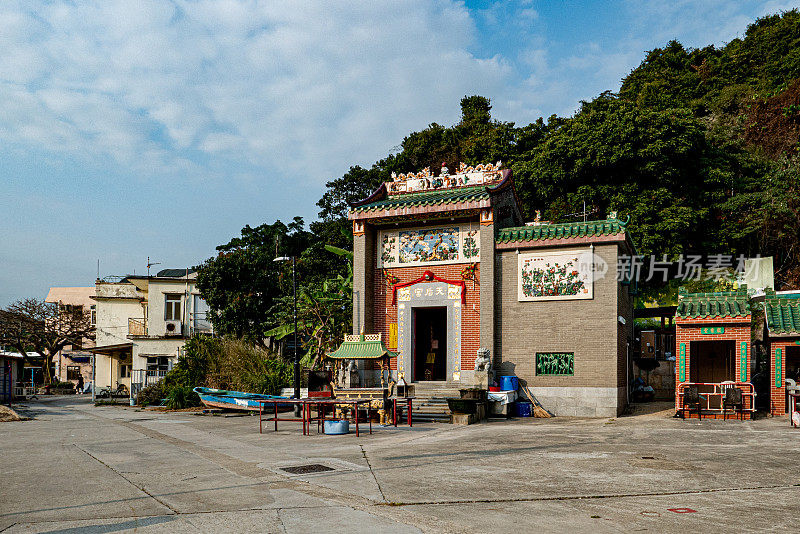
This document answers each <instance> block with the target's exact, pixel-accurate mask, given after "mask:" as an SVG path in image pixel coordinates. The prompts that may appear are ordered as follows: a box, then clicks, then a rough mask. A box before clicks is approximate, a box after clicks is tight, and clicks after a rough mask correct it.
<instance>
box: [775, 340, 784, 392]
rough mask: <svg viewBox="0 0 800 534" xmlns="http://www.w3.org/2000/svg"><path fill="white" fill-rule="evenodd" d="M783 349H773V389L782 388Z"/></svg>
mask: <svg viewBox="0 0 800 534" xmlns="http://www.w3.org/2000/svg"><path fill="white" fill-rule="evenodd" d="M782 375H783V349H775V387H776V388H780V387H783V376H782Z"/></svg>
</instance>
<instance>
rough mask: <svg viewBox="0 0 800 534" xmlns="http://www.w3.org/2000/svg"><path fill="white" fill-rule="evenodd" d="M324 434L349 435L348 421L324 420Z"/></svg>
mask: <svg viewBox="0 0 800 534" xmlns="http://www.w3.org/2000/svg"><path fill="white" fill-rule="evenodd" d="M325 433H326V434H333V435H337V434H349V433H350V421H334V420H326V421H325Z"/></svg>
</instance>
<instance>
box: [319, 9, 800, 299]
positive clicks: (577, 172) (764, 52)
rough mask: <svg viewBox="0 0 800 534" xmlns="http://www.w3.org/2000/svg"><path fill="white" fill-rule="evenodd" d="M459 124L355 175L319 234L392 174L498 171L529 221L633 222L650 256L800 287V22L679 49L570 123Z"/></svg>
mask: <svg viewBox="0 0 800 534" xmlns="http://www.w3.org/2000/svg"><path fill="white" fill-rule="evenodd" d="M461 108H462V118H461V121H460V122H459V123H458V124H455V125H453V126H450V127H444V126H441V125H439V124H431V125H430V126H429V127H428V128H426V129H424V130H422V131H419V132H414V133H411V134H409V135H408V136H407V137H406V138H405V139H404V140H403V143H402V145H401V147H400V151H399V152H397V153H395V154H392V155H390V156H388V157H387V158H385V159H382V160H380V161H378V162H376V163H375V164H374V165H373V166H372V167H371V168H369V169H364V168H361V167H358V166H355V167H352V168H351V169H350V171H349V172H348V173H346V174H345V175H344V176H343V177H341V178H339V179H337V180H333V181H331V182H329V183H328V184H327V185H328V189H327V191H326V193H325V195H324V196H323V198H322V199H321V200H320V201H319V203H318V205H319V207H320V208H321V211H320V217H321V218H322V220H323V221H324V223H332V222H335V221H337V220H341V219H342V218H343V217H344V216H345V214H346V208H347V205H346V202H347V201H351V200H355V199H357V198H361V197H365V196H366V195H367V194H368V193H369V192H371V191H372V190H373V189H374V188H375V187H376V186H377V185H379V184H380V182H382V181H385V180H388V179H389V176H390V174H391V172H392V171H396V172H398V173H400V172H408V171H415V170H419V169H422V168H424V167H427V166H430V167H431V168H432V169H437V168H439V166H440V165H441V164H442V162H445V163H446V164H447V165H448V166H449V167H450V168H456V167H457V165H458V163H459V162H461V161H463V162H465V163H468V164H476V163H480V162H487V161H492V162H494V161H497V160H502V161H503V162H504V163H505V164H506V165H510V166H511V168H512V169H513V170H514V174H515V176H516V181H517V187H518V193H519V195H520V197H521V200H522V202H523V209H524V210H525V213H526V214H528V216H530V214H532V213H533V211H534V210H536V209H539V210H542V212H543V215H544V217H545V218H546V219H548V220H555V221H560V220H569V219H570V218H573V219H574V218H575V214H576V213H581V212H582V210H583V203H584V202H586V204H587V205H588V206H589V211H590V212H591V213H590V216H595V217H602V216H604V215H605V213H606V212H607V211H618V212H619V213H621V214H624V215H630V216H631V220H632V224H631V225H630V228H631V232H632V234H633V236H634V239H635V242H636V245H637V247H638V250H639V252H641V253H643V254H656V255H658V256H661V255H663V254H666V255H668V256H670V257H675V256H677V255H679V254H734V255H736V254H746V255H750V256H753V255H756V254H761V255H770V256H774V257H775V262H776V271H777V272H776V276H777V281H778V283H779V284H780V285H782V286H784V287H800V229H799V227H800V222H799V221H800V200H798V199H799V198H800V183H799V182H798V156H800V155H799V154H798V147H799V146H800V145H798V141H799V140H800V13H798V11H797V10H793V11H789V12H786V13H783V14H781V15H772V16H768V17H764V18H762V19H759V20H757V21H756V22H755V23H753V24H752V25H750V26H749V27H748V28H747V31H746V33H745V35H744V38H742V39H735V40H733V41H731V42H730V43H728V44H726V45H725V46H723V47H721V48H716V47H714V46H707V47H705V48H701V49H687V48H685V47H684V46H683V45H681V44H680V43H678V42H676V41H672V42H669V43H667V45H666V46H665V47H664V48H657V49H655V50H652V51H650V52H648V53H647V54H646V56H645V58H644V60H643V61H642V63H641V64H640V65H639V66H638V67H637V68H635V69H634V70H633V71H632V72H631V73H630V74H629V75H628V76H626V77H625V78H624V79H623V80H622V86H621V88H620V91H619V93H618V94H613V93H611V92H605V93H603V94H601V95H598V96H597V97H596V98H595V99H593V100H591V101H589V102H582V103H581V107H580V109H579V111H578V112H577V113H576V114H575V115H574V116H572V117H569V118H564V117H557V116H551V117H550V118H548V119H547V120H544V119H539V120H538V121H536V122H535V123H532V124H528V125H525V126H517V125H515V124H513V123H509V122H500V121H496V120H493V119H492V118H491V113H490V112H491V105H490V103H489V100H488V99H486V98H483V97H480V96H473V97H465V98H464V99H463V100H462V102H461Z"/></svg>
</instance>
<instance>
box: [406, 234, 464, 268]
mask: <svg viewBox="0 0 800 534" xmlns="http://www.w3.org/2000/svg"><path fill="white" fill-rule="evenodd" d="M399 236H400V263H422V262H439V261H450V260H457V259H458V238H459V236H458V228H431V229H425V230H406V231H401V232H400V234H399Z"/></svg>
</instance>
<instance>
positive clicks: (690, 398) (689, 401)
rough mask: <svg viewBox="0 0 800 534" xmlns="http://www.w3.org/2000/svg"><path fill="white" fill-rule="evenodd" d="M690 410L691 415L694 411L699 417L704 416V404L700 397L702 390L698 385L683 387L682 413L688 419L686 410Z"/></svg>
mask: <svg viewBox="0 0 800 534" xmlns="http://www.w3.org/2000/svg"><path fill="white" fill-rule="evenodd" d="M687 411H688V412H689V416H690V417H691V415H692V412H693V411H696V412H697V418H698V419H702V418H703V406H702V403H701V399H700V391H699V390H698V389H697V386H686V387H685V388H683V410H682V411H681V415H682V416H683V418H684V419H686V412H687Z"/></svg>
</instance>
